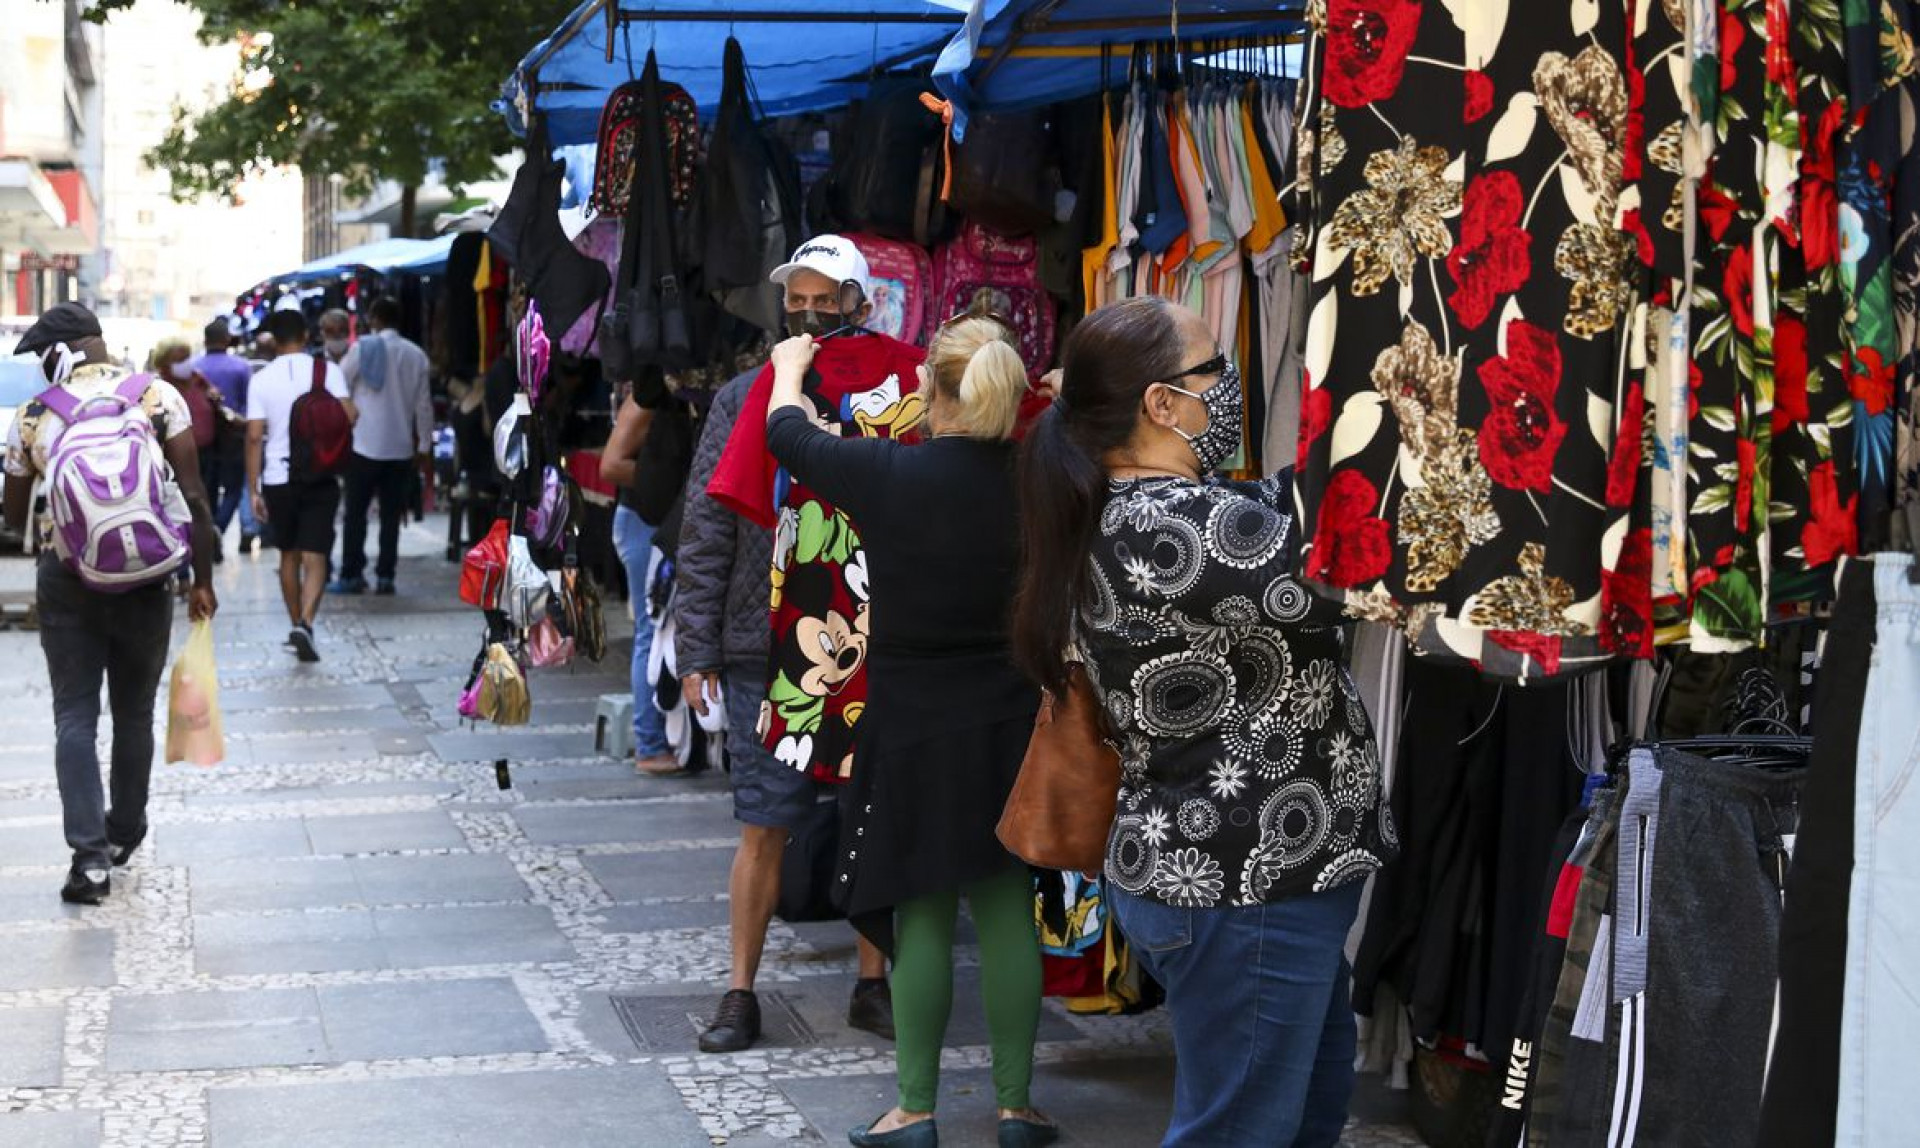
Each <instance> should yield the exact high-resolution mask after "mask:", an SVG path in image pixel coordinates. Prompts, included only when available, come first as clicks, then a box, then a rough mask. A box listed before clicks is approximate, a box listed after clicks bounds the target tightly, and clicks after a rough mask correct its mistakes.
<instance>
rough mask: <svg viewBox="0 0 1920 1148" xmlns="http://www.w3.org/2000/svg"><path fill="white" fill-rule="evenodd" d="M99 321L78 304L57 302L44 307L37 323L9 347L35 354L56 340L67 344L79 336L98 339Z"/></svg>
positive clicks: (23, 352) (75, 341) (48, 347)
mask: <svg viewBox="0 0 1920 1148" xmlns="http://www.w3.org/2000/svg"><path fill="white" fill-rule="evenodd" d="M100 335H101V331H100V320H99V319H97V318H95V317H94V314H93V312H92V311H89V310H87V309H86V308H85V307H82V306H81V305H80V304H78V303H58V304H55V305H54V306H52V307H49V308H47V310H46V311H45V313H43V314H42V315H41V316H40V320H39V322H37V323H35V324H34V325H33V326H31V327H28V328H27V333H26V334H24V335H22V336H20V341H19V342H18V343H15V344H14V346H13V353H14V354H16V355H38V354H40V353H42V352H44V351H47V350H50V349H52V348H53V346H54V345H55V344H57V343H65V344H67V345H68V346H72V345H73V344H75V343H77V342H79V341H80V340H82V339H89V338H99V337H100Z"/></svg>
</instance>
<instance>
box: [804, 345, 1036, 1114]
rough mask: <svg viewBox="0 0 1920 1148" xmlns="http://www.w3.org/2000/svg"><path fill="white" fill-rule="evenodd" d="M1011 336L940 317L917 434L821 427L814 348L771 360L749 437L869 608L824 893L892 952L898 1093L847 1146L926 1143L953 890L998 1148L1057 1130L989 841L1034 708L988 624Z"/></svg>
mask: <svg viewBox="0 0 1920 1148" xmlns="http://www.w3.org/2000/svg"><path fill="white" fill-rule="evenodd" d="M1013 337H1014V336H1013V332H1012V331H1010V330H1009V329H1008V328H1007V327H1006V326H1005V324H1003V323H1001V322H1000V321H998V320H996V319H992V318H987V317H975V316H968V315H962V316H959V317H956V318H955V319H952V320H949V321H948V322H947V323H945V324H944V325H942V326H941V328H940V331H939V333H938V334H936V335H935V336H934V339H933V344H932V346H931V347H930V348H929V351H928V354H927V361H926V363H925V364H924V365H923V366H922V367H921V368H920V393H921V395H922V396H924V397H925V400H926V404H927V408H926V421H925V423H924V424H923V425H922V428H921V430H922V433H923V434H924V435H925V436H926V440H927V441H926V442H925V443H924V444H922V445H919V446H907V445H904V444H902V443H899V442H896V441H892V440H889V439H879V438H872V439H868V438H857V439H842V438H838V437H835V436H834V435H831V434H828V433H826V432H825V431H823V430H821V429H820V428H819V427H817V426H815V425H814V423H813V421H812V420H811V419H810V418H809V417H808V413H807V411H808V407H807V404H808V402H809V401H810V400H809V399H807V398H806V396H805V395H804V393H803V392H804V384H805V380H806V377H807V373H808V370H809V368H810V366H811V364H812V362H813V355H814V341H813V339H811V338H810V337H808V336H805V335H802V336H800V337H798V338H794V339H789V340H788V341H786V342H784V343H782V344H780V346H779V347H777V348H775V350H774V353H773V366H774V385H773V395H772V400H771V403H770V404H769V407H768V414H767V444H768V447H769V448H770V449H771V450H772V452H773V454H774V457H776V458H777V459H779V460H780V462H781V463H783V464H784V465H785V466H786V467H787V469H788V471H789V472H791V473H792V474H793V476H794V477H795V479H796V480H798V481H800V482H803V483H805V484H806V485H807V486H809V487H811V488H812V489H814V490H817V491H819V492H820V493H821V494H822V495H824V496H825V497H826V498H827V499H829V500H830V501H831V502H832V503H833V504H834V505H835V506H838V507H840V508H841V509H842V511H843V513H844V515H845V518H846V520H843V521H835V522H826V523H809V524H803V525H802V531H803V533H804V532H806V531H809V530H811V531H814V532H815V533H817V534H818V536H819V537H818V538H817V540H816V541H817V542H818V544H819V545H821V546H828V547H831V546H834V545H837V544H840V543H841V542H842V541H844V540H845V539H847V538H849V537H851V536H852V532H854V531H857V532H858V534H857V537H858V538H859V540H860V544H861V545H862V546H863V547H864V549H865V562H864V564H859V563H856V564H854V565H851V566H849V567H848V570H847V576H848V577H849V579H854V578H858V579H860V580H861V581H862V582H863V583H864V584H863V585H861V586H857V587H850V588H851V589H853V590H854V596H855V599H856V600H858V601H867V600H870V601H871V603H872V606H871V609H867V608H864V607H863V608H862V609H861V611H860V613H859V616H858V617H857V618H856V619H855V621H854V624H853V633H851V634H849V635H846V636H845V642H844V643H843V645H852V644H857V645H861V646H865V647H866V648H867V659H868V660H867V667H868V670H867V681H868V699H867V712H866V713H865V714H864V715H863V716H862V717H861V719H860V727H859V728H860V731H861V732H860V744H859V747H858V748H857V749H856V750H855V753H854V761H853V778H852V781H851V783H850V784H849V785H848V786H847V787H846V790H845V793H844V796H843V797H842V802H841V809H842V823H841V846H840V851H839V855H838V856H839V861H840V866H839V868H840V871H839V873H837V874H836V876H835V892H836V894H838V895H839V896H840V897H841V898H842V903H843V907H844V908H845V909H846V910H847V913H848V915H849V916H850V917H851V918H852V919H853V922H854V925H855V927H856V928H858V929H859V930H860V931H861V933H862V934H864V935H866V936H867V937H868V938H869V939H870V940H872V941H873V942H874V943H875V944H877V945H879V946H880V947H881V948H882V949H883V950H887V951H888V952H890V953H891V955H892V957H893V961H894V965H893V1013H894V1027H895V1031H896V1034H897V1059H898V1063H899V1100H898V1105H897V1107H895V1108H894V1109H893V1110H892V1111H890V1112H888V1113H887V1114H886V1115H884V1116H882V1117H881V1118H880V1119H879V1120H878V1121H876V1122H874V1123H873V1124H872V1125H871V1126H870V1127H866V1128H856V1129H854V1130H853V1131H852V1132H851V1133H849V1135H848V1139H849V1140H850V1141H851V1142H852V1143H853V1144H855V1145H890V1146H901V1145H910V1146H912V1148H927V1146H931V1145H936V1144H938V1143H939V1134H938V1132H937V1130H936V1128H935V1125H934V1119H933V1112H934V1098H935V1094H936V1092H937V1091H938V1088H939V1080H940V1046H941V1043H942V1041H943V1040H944V1039H945V1035H946V1027H947V1016H948V1013H949V1012H950V1011H951V1009H952V1005H953V932H954V920H955V917H956V915H957V913H958V910H959V903H960V898H961V896H962V895H963V894H964V895H965V896H966V898H967V901H968V905H969V908H970V910H971V913H972V917H973V922H974V925H975V929H976V931H977V932H978V934H979V937H980V973H981V984H982V991H983V995H984V996H985V998H986V1011H987V1025H988V1028H989V1030H990V1032H991V1042H992V1047H993V1083H994V1092H995V1096H996V1100H997V1103H998V1106H999V1110H1000V1111H999V1115H1000V1125H999V1129H1000V1132H999V1141H1000V1144H1001V1145H1002V1148H1028V1146H1037V1145H1042V1144H1046V1143H1049V1142H1050V1141H1052V1140H1053V1139H1054V1138H1055V1137H1056V1136H1057V1135H1058V1132H1057V1131H1056V1130H1055V1128H1054V1127H1053V1125H1052V1124H1051V1123H1050V1122H1048V1121H1047V1120H1046V1118H1045V1117H1043V1116H1041V1115H1039V1114H1038V1113H1037V1112H1035V1111H1034V1110H1033V1108H1032V1106H1031V1101H1030V1099H1029V1096H1028V1091H1029V1087H1030V1085H1031V1083H1032V1079H1033V1043H1034V1034H1035V1032H1036V1030H1037V1029H1038V1027H1039V1020H1040V987H1041V984H1040V978H1041V973H1040V943H1039V938H1038V936H1037V935H1036V932H1035V929H1034V919H1033V886H1032V880H1031V878H1030V877H1029V876H1028V872H1027V868H1026V866H1025V865H1024V864H1022V863H1021V862H1020V861H1019V860H1018V859H1016V858H1015V857H1013V856H1012V855H1011V854H1009V853H1008V852H1007V851H1006V849H1005V848H1003V847H1002V846H1001V845H1000V843H999V841H998V840H997V839H996V838H995V837H994V826H995V825H996V824H997V822H998V821H999V818H1000V811H1001V808H1002V807H1003V806H1004V805H1005V804H1006V799H1007V794H1008V792H1009V791H1010V790H1011V789H1012V787H1013V779H1014V776H1015V774H1017V773H1018V772H1019V768H1020V760H1021V758H1022V756H1023V755H1024V754H1025V752H1026V745H1027V738H1028V736H1029V735H1030V734H1031V732H1032V729H1033V715H1034V712H1035V710H1036V709H1038V708H1039V695H1038V692H1037V691H1036V690H1035V689H1034V687H1033V685H1032V684H1031V683H1030V682H1028V681H1027V679H1026V678H1025V677H1023V676H1022V675H1021V673H1020V671H1019V670H1017V669H1016V668H1015V667H1014V664H1013V659H1012V654H1011V646H1010V641H1009V636H1008V630H1007V617H1008V615H1007V608H1008V604H1009V603H1010V602H1011V601H1012V600H1013V593H1014V587H1015V584H1016V583H1017V582H1018V579H1019V563H1020V543H1019V538H1020V523H1019V499H1018V497H1017V495H1016V493H1015V490H1014V478H1013V472H1014V450H1013V442H1012V439H1013V434H1014V429H1015V426H1016V424H1017V423H1018V421H1019V413H1020V404H1021V400H1022V399H1023V398H1024V397H1025V396H1026V394H1027V373H1026V368H1025V366H1024V364H1022V362H1021V360H1020V353H1019V351H1018V350H1016V349H1015V347H1014V345H1013V342H1012V340H1013ZM801 543H802V546H803V547H804V546H806V545H808V544H809V543H808V539H806V538H804V537H803V538H802V540H801ZM774 704H779V700H778V699H774Z"/></svg>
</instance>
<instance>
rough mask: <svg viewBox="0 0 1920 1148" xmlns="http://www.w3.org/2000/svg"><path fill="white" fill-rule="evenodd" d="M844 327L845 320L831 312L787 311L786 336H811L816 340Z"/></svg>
mask: <svg viewBox="0 0 1920 1148" xmlns="http://www.w3.org/2000/svg"><path fill="white" fill-rule="evenodd" d="M844 326H846V320H845V319H843V318H841V317H840V316H839V315H837V314H835V313H834V312H832V311H812V310H807V311H788V312H787V334H789V335H812V336H813V337H814V338H816V339H818V338H820V337H821V336H822V335H825V334H826V333H827V332H829V331H838V330H839V329H840V328H842V327H844Z"/></svg>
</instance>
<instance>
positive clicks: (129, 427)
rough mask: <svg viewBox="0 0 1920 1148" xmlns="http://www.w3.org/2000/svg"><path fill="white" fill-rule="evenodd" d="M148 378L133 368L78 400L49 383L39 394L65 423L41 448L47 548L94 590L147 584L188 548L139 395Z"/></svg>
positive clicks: (187, 525)
mask: <svg viewBox="0 0 1920 1148" xmlns="http://www.w3.org/2000/svg"><path fill="white" fill-rule="evenodd" d="M152 382H153V377H152V376H151V375H135V376H133V377H132V378H130V379H128V380H127V381H126V382H124V383H121V384H120V385H119V386H118V387H116V388H115V389H114V391H113V393H112V394H107V395H101V396H100V397H98V398H92V399H84V400H83V399H80V398H77V397H75V396H74V395H73V393H72V392H70V391H68V390H67V389H66V388H65V387H54V388H52V389H51V390H48V391H46V392H45V393H43V394H42V395H41V396H40V399H39V401H40V405H41V406H44V407H45V408H47V410H48V411H50V412H52V413H53V414H54V415H56V416H58V417H59V418H60V420H61V421H62V422H64V423H65V424H66V425H65V427H63V428H62V429H61V431H60V434H59V437H57V438H55V439H54V440H53V444H52V449H51V450H50V451H49V452H48V455H47V513H48V516H49V517H50V518H51V519H52V520H53V548H54V552H55V553H56V554H58V555H59V556H60V559H61V561H63V562H65V563H66V564H67V566H68V568H69V569H71V570H72V571H73V572H74V573H75V574H77V575H79V577H80V581H81V582H83V583H85V584H86V585H87V586H88V587H90V588H91V589H94V590H102V591H106V592H109V593H120V592H124V591H127V590H133V589H137V588H139V587H141V586H150V585H152V584H153V583H155V582H159V581H162V580H164V579H165V578H166V577H167V576H168V575H170V574H172V573H173V572H174V571H176V570H178V569H180V568H181V567H182V566H184V565H186V562H187V559H188V558H189V557H190V556H191V554H192V548H191V546H190V544H189V538H190V537H191V535H190V530H191V523H192V520H191V518H190V517H189V515H188V513H187V504H186V500H185V499H184V498H182V497H181V495H180V490H179V488H178V487H177V486H175V485H174V483H173V474H172V470H171V468H169V467H168V466H167V460H166V455H165V454H164V453H163V451H162V450H161V446H160V436H159V435H157V434H155V433H154V429H153V420H152V418H150V417H149V416H148V414H147V412H146V409H145V408H144V407H143V406H142V405H141V399H142V398H143V397H144V396H145V395H146V393H147V387H148V386H150V385H152Z"/></svg>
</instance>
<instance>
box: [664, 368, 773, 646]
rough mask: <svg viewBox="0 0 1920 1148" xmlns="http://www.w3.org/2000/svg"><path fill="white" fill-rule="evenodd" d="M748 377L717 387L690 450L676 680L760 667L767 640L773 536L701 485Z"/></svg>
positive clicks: (678, 582) (677, 570)
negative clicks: (731, 668) (696, 441)
mask: <svg viewBox="0 0 1920 1148" xmlns="http://www.w3.org/2000/svg"><path fill="white" fill-rule="evenodd" d="M754 374H755V372H748V373H747V374H744V375H741V376H739V377H738V378H736V379H734V380H733V381H732V382H730V383H728V384H727V385H726V386H724V387H722V388H720V393H719V394H717V395H715V396H714V399H713V407H712V409H711V410H710V411H709V412H708V414H707V421H706V425H705V426H704V427H703V428H702V429H701V431H700V443H699V445H698V446H696V447H695V448H694V452H693V471H692V473H691V474H690V475H689V476H688V478H687V507H686V511H685V514H684V518H683V520H682V523H681V526H680V554H679V558H678V561H677V563H676V565H675V567H674V606H673V609H674V625H675V626H676V627H677V628H678V637H677V639H676V640H675V642H674V657H675V659H676V661H677V662H678V665H679V670H680V673H681V674H682V675H686V674H693V673H715V672H717V671H719V670H721V669H723V668H725V667H728V666H764V665H766V661H767V652H768V648H769V646H770V644H771V642H772V628H771V626H770V624H769V623H768V621H767V600H768V598H769V596H770V595H771V592H772V589H771V583H770V576H771V569H772V566H773V532H772V531H770V530H764V529H762V528H761V527H759V526H757V525H755V524H754V523H752V522H749V521H747V520H746V519H744V518H742V517H740V516H739V515H737V514H735V513H734V512H733V511H731V510H728V509H727V508H726V507H724V506H722V505H720V504H719V503H718V502H715V501H714V500H713V499H711V498H708V497H707V483H709V482H710V481H712V479H713V471H714V468H715V467H717V466H719V465H720V455H721V452H723V451H724V450H725V449H726V446H727V439H728V438H730V437H732V435H733V424H734V421H735V420H736V419H738V418H739V417H740V408H741V407H742V406H744V405H745V404H746V401H747V391H748V390H749V389H751V388H752V386H753V378H754Z"/></svg>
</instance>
